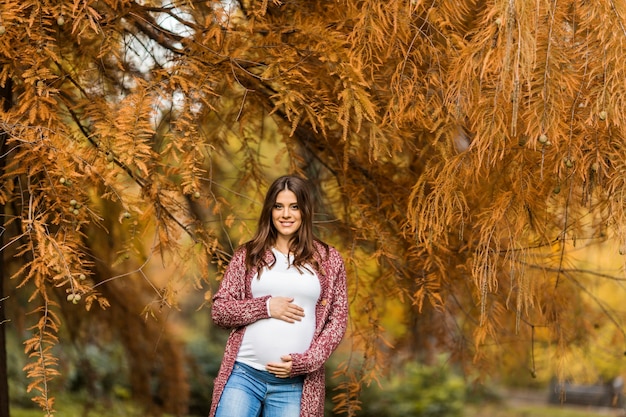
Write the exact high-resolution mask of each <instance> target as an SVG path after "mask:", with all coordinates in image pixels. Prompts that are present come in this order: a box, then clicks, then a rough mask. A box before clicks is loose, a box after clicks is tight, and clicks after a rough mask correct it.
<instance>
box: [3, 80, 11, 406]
mask: <svg viewBox="0 0 626 417" xmlns="http://www.w3.org/2000/svg"><path fill="white" fill-rule="evenodd" d="M11 87H12V82H11V80H10V79H8V80H7V81H6V84H5V85H4V86H0V100H2V101H3V107H4V111H7V110H8V109H9V108H10V107H11V102H12V100H11V91H12V88H11ZM6 141H7V135H6V133H5V132H4V130H3V129H1V128H0V155H6V153H5V150H6ZM5 165H6V162H5V159H4V157H2V156H0V176H2V175H3V174H4V168H5ZM0 219H3V220H4V219H5V206H4V204H2V205H0ZM3 231H4V228H0V248H2V247H4V233H3ZM4 283H5V268H4V253H3V252H2V251H0V375H2V376H0V417H9V415H10V414H9V377H8V367H7V347H6V346H7V344H6V331H5V329H6V328H5V323H6V314H5V312H4V311H5V308H4V303H5V297H6V296H5V293H4Z"/></svg>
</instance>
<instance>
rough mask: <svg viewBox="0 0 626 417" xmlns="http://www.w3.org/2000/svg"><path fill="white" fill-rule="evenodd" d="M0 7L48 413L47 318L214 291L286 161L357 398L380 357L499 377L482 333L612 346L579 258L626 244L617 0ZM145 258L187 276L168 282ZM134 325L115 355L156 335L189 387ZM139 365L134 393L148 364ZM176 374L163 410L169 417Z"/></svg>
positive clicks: (8, 205)
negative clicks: (329, 264)
mask: <svg viewBox="0 0 626 417" xmlns="http://www.w3.org/2000/svg"><path fill="white" fill-rule="evenodd" d="M0 6H1V7H0V68H1V72H0V85H2V86H3V87H4V88H5V89H6V88H9V89H10V90H11V95H10V97H11V98H12V100H13V102H14V103H13V105H12V106H7V105H6V103H7V100H8V96H5V100H4V102H5V108H4V110H3V113H2V117H1V118H0V120H1V124H0V128H2V131H3V132H4V135H5V138H6V140H5V141H4V142H3V152H2V154H1V156H2V159H3V173H2V178H3V187H2V188H1V189H0V201H2V203H3V204H4V207H5V217H4V230H5V231H6V232H5V233H4V236H5V244H4V245H3V246H2V248H3V256H4V257H5V259H6V260H7V261H8V262H7V270H8V271H10V274H11V276H13V279H12V280H11V281H10V283H11V286H10V287H11V288H12V289H11V290H10V291H9V292H8V294H9V295H10V297H12V298H13V297H14V296H15V294H16V292H15V291H16V290H20V291H27V292H28V294H29V305H30V306H31V307H30V309H31V310H32V311H33V312H35V313H36V314H35V315H34V317H37V320H36V321H35V323H34V324H33V327H32V328H31V329H30V331H29V333H28V336H27V341H26V349H27V352H28V353H29V354H30V355H31V358H32V361H31V364H30V365H29V367H28V368H27V372H28V374H29V376H30V377H31V380H32V385H31V388H32V389H34V390H35V391H36V392H38V395H37V396H36V401H37V402H38V403H39V404H40V405H41V406H42V407H43V408H44V409H46V410H47V411H50V410H51V409H52V407H53V404H52V401H51V397H50V395H49V393H48V392H47V389H46V388H45V387H46V384H45V383H46V381H48V380H49V378H50V377H52V376H54V374H55V372H56V370H55V357H54V355H53V354H52V351H51V348H52V347H53V346H54V345H55V344H56V343H57V335H58V332H59V329H60V326H61V324H62V323H64V322H65V321H67V323H71V326H72V328H76V329H80V328H84V327H81V324H80V321H81V320H92V319H94V318H102V319H103V320H105V321H104V322H107V321H106V320H109V321H108V323H110V325H109V326H107V328H108V329H109V330H110V331H111V334H113V333H115V332H116V331H120V330H119V329H117V328H116V326H117V324H116V323H117V317H120V316H123V317H125V318H130V319H129V320H133V319H140V318H141V317H142V316H148V317H150V316H153V317H155V318H159V317H160V316H161V315H162V314H163V312H164V311H167V310H169V309H170V308H176V307H177V303H178V302H179V299H178V297H177V294H178V293H179V292H180V289H181V288H183V287H187V286H190V285H191V286H197V287H198V288H203V289H204V290H205V291H208V294H207V296H206V298H208V297H209V296H210V288H211V284H210V283H211V282H212V281H213V279H214V278H215V277H218V276H219V273H220V271H221V270H222V267H223V266H224V264H225V262H226V261H227V260H228V257H229V254H230V253H232V250H233V248H234V247H235V246H236V245H237V244H238V243H239V242H240V241H241V240H242V239H245V238H246V237H247V236H249V230H250V228H252V227H254V225H253V224H250V223H249V222H250V221H253V218H254V216H252V215H251V214H250V213H252V212H254V210H256V207H257V205H256V202H257V201H258V200H259V199H260V196H261V195H262V192H263V190H264V186H265V185H266V184H267V183H268V181H270V180H271V179H272V178H273V177H275V176H277V175H278V174H280V173H282V172H285V171H291V172H297V173H301V174H303V175H306V176H307V177H309V178H311V179H312V180H313V181H314V183H315V184H316V186H317V188H318V190H317V192H318V195H319V197H320V217H319V219H318V225H319V226H320V227H319V231H320V233H321V234H322V235H323V236H325V237H327V238H328V239H329V240H330V241H331V242H332V243H334V244H336V245H337V246H338V247H339V248H340V249H341V250H342V252H343V253H344V254H345V256H346V259H347V261H348V265H349V267H350V271H351V275H350V280H351V291H352V294H353V300H352V306H353V307H352V310H353V311H352V313H353V314H352V323H353V327H352V328H351V336H352V339H351V340H352V341H353V343H354V349H355V350H356V351H359V352H363V358H364V359H362V360H361V361H359V363H358V366H354V367H352V366H351V364H346V368H340V371H343V370H345V371H346V372H351V370H352V369H353V368H354V372H353V373H352V379H350V380H348V383H347V384H346V385H345V386H344V387H343V388H345V395H344V397H339V398H338V405H339V406H340V407H343V408H345V409H347V411H348V412H349V413H354V412H355V408H354V405H355V402H354V401H348V400H354V399H355V398H356V396H357V394H358V390H359V386H360V383H361V382H362V381H364V380H368V379H369V378H371V377H372V376H375V375H376V374H377V373H378V372H381V371H382V369H381V365H382V364H383V363H385V362H384V361H385V359H387V358H389V357H395V358H398V357H401V358H407V357H409V358H410V357H415V356H417V357H419V358H422V359H425V360H429V358H431V357H432V353H433V352H435V351H437V350H438V349H445V350H449V351H451V352H454V353H456V357H455V358H456V359H458V360H459V361H460V363H470V362H468V361H467V359H468V358H473V359H474V360H475V361H474V362H473V363H474V364H478V365H479V366H478V367H479V368H480V367H483V369H486V370H488V369H489V366H490V365H492V364H494V363H498V362H497V361H493V359H492V358H493V355H494V354H499V353H502V352H503V350H502V349H500V350H498V349H494V348H491V346H492V345H493V344H494V343H495V344H496V346H497V345H498V344H499V343H502V341H503V340H507V341H508V340H509V338H513V339H514V340H516V341H524V343H516V344H513V345H507V349H506V351H507V352H510V351H511V350H512V348H513V349H520V351H521V352H522V354H526V355H529V354H531V353H532V352H534V347H535V344H536V343H539V342H541V347H542V348H543V347H544V343H545V346H548V347H549V346H556V347H557V348H558V355H559V356H558V357H560V358H568V357H569V358H571V357H572V356H571V353H572V352H577V350H576V349H577V348H584V347H585V346H587V345H588V344H589V343H590V342H591V341H593V340H594V334H595V333H594V332H596V331H609V330H607V327H609V326H611V328H612V329H613V333H614V334H616V336H615V335H614V336H612V337H613V339H612V341H613V343H612V348H611V349H612V354H613V355H615V356H617V355H621V354H622V352H623V349H622V348H616V347H615V346H620V345H621V346H623V344H624V341H623V330H622V322H621V321H622V319H623V313H620V312H618V311H614V310H613V309H612V307H611V306H610V305H608V304H607V303H606V302H605V301H604V300H602V299H601V298H600V297H599V296H598V295H597V293H596V292H595V289H596V288H597V285H598V284H597V283H596V282H592V280H593V279H595V278H593V277H597V278H598V279H601V280H607V279H608V278H611V279H613V281H614V282H617V281H619V280H621V275H620V276H619V277H617V276H609V277H608V278H607V275H602V274H600V273H599V272H601V271H598V270H595V269H593V268H590V269H589V270H585V271H583V270H581V269H580V268H577V267H576V264H575V263H574V261H575V258H573V256H574V255H575V253H576V251H577V250H578V249H579V248H580V247H581V245H583V246H585V245H589V244H591V243H595V242H600V241H604V240H605V239H607V237H613V236H614V237H615V238H616V239H617V241H619V242H624V241H626V236H625V233H624V228H623V225H624V221H623V220H624V204H623V199H622V198H621V197H620V196H621V195H622V193H623V192H624V178H625V177H624V175H623V167H624V161H625V155H626V153H625V152H624V149H623V146H624V145H623V140H622V138H623V133H624V132H623V129H624V115H623V114H622V112H621V109H622V106H623V99H624V88H625V86H624V83H623V79H624V75H625V74H624V63H623V59H622V58H621V57H622V55H623V46H622V44H623V40H624V36H625V34H626V31H625V30H624V16H625V13H626V10H625V9H624V5H623V4H622V3H620V2H615V1H612V0H606V1H604V0H603V1H598V2H582V1H568V2H536V3H533V4H532V5H531V4H529V3H527V2H514V1H472V0H467V1H462V2H459V1H457V0H455V1H451V0H449V1H448V0H444V1H437V2H435V1H406V0H405V1H400V0H398V1H391V2H390V1H379V0H364V1H358V2H355V1H337V2H333V3H327V2H326V3H319V2H302V1H284V2H280V1H272V2H268V1H267V0H266V1H260V2H256V1H239V2H230V3H222V2H217V1H205V2H193V1H173V2H161V1H152V0H150V1H143V2H135V1H130V0H122V1H113V0H104V1H98V2H96V1H91V0H82V1H79V0H75V1H70V0H63V1H59V2H54V3H52V2H39V1H34V0H33V1H29V0H26V1H24V0H19V1H18V0H2V1H0ZM9 107H10V108H9ZM277 171H280V172H277ZM624 252H626V251H624ZM159 263H162V264H163V265H164V267H163V269H168V268H172V265H173V266H175V267H178V269H176V271H177V273H176V274H169V276H173V277H172V278H171V279H161V278H158V279H157V276H159V275H160V274H159V273H158V272H157V268H156V267H155V266H154V265H155V264H157V265H158V264H159ZM594 268H595V267H594ZM588 272H592V273H594V272H595V275H594V274H589V273H588ZM129 282H130V283H132V284H129ZM5 285H8V284H6V283H5ZM151 300H156V302H153V303H152V302H150V301H151ZM572 300H576V301H577V302H572ZM68 302H69V303H68ZM75 303H76V305H75ZM398 303H401V305H400V307H398V305H397V304H398ZM594 305H595V307H594ZM77 306H81V307H83V306H84V307H85V308H86V309H87V310H89V313H88V314H78V309H77V308H76V307H77ZM96 306H97V307H98V308H95V307H96ZM100 308H106V309H107V310H105V312H96V311H99V309H100ZM392 310H393V311H394V312H396V313H397V312H398V311H399V312H400V313H401V314H402V315H403V318H404V320H403V322H402V323H401V324H400V325H397V324H396V325H395V327H393V326H392V325H391V324H390V323H389V322H388V321H386V313H387V312H388V311H392ZM142 311H143V313H144V314H143V315H142V314H140V313H141V312H142ZM594 311H600V314H594ZM61 312H63V315H62V314H61ZM65 313H67V314H65ZM70 317H71V319H70ZM62 318H65V319H62ZM64 320H65V321H64ZM74 320H77V321H76V322H75V321H74ZM139 323H140V322H137V323H136V324H134V325H133V326H129V328H128V329H137V331H141V332H142V337H136V333H128V334H127V335H126V336H124V337H122V340H124V342H125V345H126V346H127V349H128V352H129V354H131V353H133V352H137V351H143V350H144V349H145V348H146V345H143V344H142V343H144V342H145V341H148V342H150V341H153V343H156V340H160V341H162V342H159V346H160V347H161V348H162V349H163V352H160V350H159V349H157V351H156V352H157V354H163V353H164V352H165V353H166V354H167V355H169V356H168V360H169V359H171V358H174V359H175V360H172V361H171V362H168V365H170V367H169V368H167V369H164V368H163V367H159V366H157V368H158V369H160V371H162V373H161V374H159V373H157V378H158V380H159V381H161V383H162V384H161V385H162V386H165V382H164V381H168V380H169V381H181V380H184V378H185V376H184V370H183V364H182V359H180V360H178V359H177V358H180V355H179V354H176V353H174V352H177V343H176V340H175V338H170V337H167V336H168V335H169V333H168V327H167V321H165V323H166V324H161V325H155V326H152V325H150V324H145V325H140V324H139ZM145 323H148V322H145ZM160 323H163V322H160ZM598 323H600V324H598ZM604 323H608V324H604ZM596 326H597V327H596ZM392 327H393V328H392ZM128 329H126V330H128ZM581 329H584V330H585V331H581ZM594 329H595V330H594ZM163 331H164V332H165V335H166V337H164V338H158V337H157V335H158V334H159V333H160V332H163ZM72 334H73V335H75V336H77V337H80V336H81V332H73V333H72ZM82 336H85V335H84V334H82ZM111 337H114V336H111ZM596 340H597V339H596ZM161 343H163V344H161ZM511 347H512V348H511ZM398 352H401V353H403V355H398V354H397V353H398ZM390 353H394V355H393V356H391V355H390ZM131 356H132V355H131ZM155 363H157V364H163V361H162V360H161V361H159V360H156V362H155ZM530 363H531V364H530V365H529V366H530V368H531V371H532V372H533V373H534V372H535V371H536V370H535V369H534V366H533V363H534V362H530ZM564 364H565V362H563V361H561V362H560V368H559V369H560V371H559V372H560V374H561V376H564V375H565V374H564V372H565V366H564ZM135 365H136V367H137V369H138V370H139V371H140V373H138V375H137V380H136V381H134V384H133V386H134V390H135V392H136V394H137V395H138V396H139V397H140V398H145V399H146V400H148V402H149V401H150V400H149V398H151V396H152V394H153V393H151V392H150V387H149V386H148V385H149V384H147V383H146V382H147V381H150V380H151V379H152V378H154V377H153V376H150V375H152V374H153V373H154V370H155V369H154V368H151V367H149V366H146V364H144V363H141V362H137V363H135ZM158 375H160V376H158ZM174 386H175V390H178V391H176V392H174V391H171V390H170V391H169V393H170V394H171V395H172V397H171V400H167V401H166V403H165V405H164V408H165V409H166V410H168V411H173V412H175V413H181V412H182V411H181V410H183V409H184V408H185V398H186V396H187V393H186V387H185V384H184V383H183V384H175V385H174Z"/></svg>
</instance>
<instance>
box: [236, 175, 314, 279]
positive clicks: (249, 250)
mask: <svg viewBox="0 0 626 417" xmlns="http://www.w3.org/2000/svg"><path fill="white" fill-rule="evenodd" d="M284 190H289V191H291V192H293V193H294V194H295V195H296V199H297V201H298V207H299V210H300V214H301V216H302V224H301V225H300V228H299V229H298V231H297V232H296V234H295V235H294V236H293V237H292V239H291V241H290V242H289V251H290V252H291V253H292V254H293V256H294V262H293V264H294V265H295V266H296V268H298V269H300V268H305V267H306V264H309V265H311V266H312V267H313V268H314V269H316V270H319V265H318V262H317V260H316V259H315V257H314V256H315V253H316V249H315V241H318V242H320V243H322V242H321V241H319V240H318V239H317V238H316V237H315V236H314V234H313V198H312V196H311V192H310V185H309V183H308V182H307V181H306V180H304V179H303V178H300V177H297V176H294V175H285V176H282V177H279V178H277V179H276V180H275V181H274V182H273V183H272V185H271V186H270V188H269V189H268V190H267V193H266V194H265V201H264V202H263V208H262V209H261V215H260V216H259V223H258V226H257V230H256V233H255V235H254V237H253V238H252V239H251V240H250V241H248V242H247V243H246V244H245V246H246V267H247V269H248V270H250V269H252V268H257V270H258V272H259V274H260V273H261V270H262V269H263V267H270V268H271V267H272V266H273V264H274V262H275V261H276V259H275V258H274V262H272V263H271V264H268V262H267V261H266V260H265V253H266V252H267V251H268V250H270V249H271V248H272V246H273V245H274V244H275V243H276V237H277V235H278V232H277V230H276V227H275V226H274V222H273V221H272V211H273V209H274V205H275V204H276V198H277V196H278V193H280V192H281V191H284ZM322 244H323V243H322ZM323 245H324V246H326V245H325V244H323ZM320 272H321V271H320Z"/></svg>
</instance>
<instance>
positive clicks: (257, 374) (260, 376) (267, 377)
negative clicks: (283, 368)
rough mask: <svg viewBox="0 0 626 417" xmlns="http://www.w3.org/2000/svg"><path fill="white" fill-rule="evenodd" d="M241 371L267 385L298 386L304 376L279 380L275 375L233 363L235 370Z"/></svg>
mask: <svg viewBox="0 0 626 417" xmlns="http://www.w3.org/2000/svg"><path fill="white" fill-rule="evenodd" d="M237 367H239V369H241V370H242V371H243V372H245V373H247V374H249V375H251V376H252V377H254V378H255V379H257V380H259V381H262V382H265V383H268V384H300V383H303V382H304V375H299V376H293V377H291V378H279V377H277V376H276V375H274V374H272V373H270V372H268V371H261V370H259V369H255V368H253V367H251V366H250V365H246V364H245V363H242V362H235V368H234V369H237Z"/></svg>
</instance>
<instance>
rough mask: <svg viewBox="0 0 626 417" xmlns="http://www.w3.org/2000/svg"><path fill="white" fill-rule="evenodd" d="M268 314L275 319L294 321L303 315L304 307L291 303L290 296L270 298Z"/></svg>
mask: <svg viewBox="0 0 626 417" xmlns="http://www.w3.org/2000/svg"><path fill="white" fill-rule="evenodd" d="M270 316H271V317H272V318H275V319H279V320H283V321H286V322H287V323H295V322H296V321H300V320H302V317H304V309H303V308H302V307H300V306H299V305H297V304H294V303H293V298H290V297H272V298H270Z"/></svg>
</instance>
